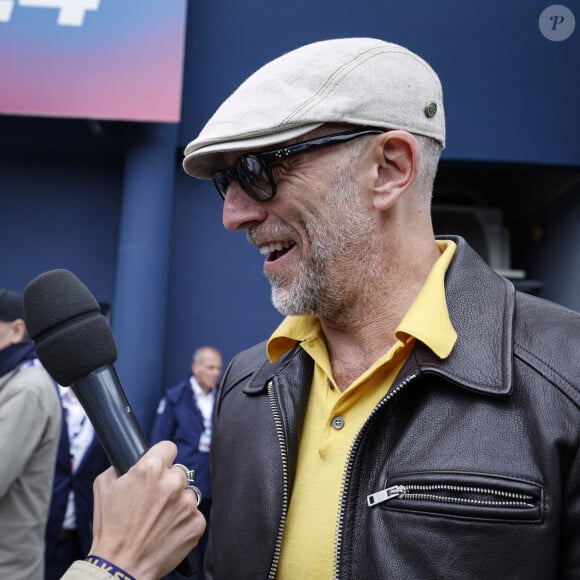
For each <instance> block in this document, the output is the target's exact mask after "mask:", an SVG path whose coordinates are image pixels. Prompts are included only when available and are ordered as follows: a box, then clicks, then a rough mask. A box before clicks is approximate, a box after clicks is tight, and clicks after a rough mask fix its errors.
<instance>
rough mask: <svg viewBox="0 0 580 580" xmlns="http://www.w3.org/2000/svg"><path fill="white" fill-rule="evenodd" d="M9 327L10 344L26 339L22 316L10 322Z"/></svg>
mask: <svg viewBox="0 0 580 580" xmlns="http://www.w3.org/2000/svg"><path fill="white" fill-rule="evenodd" d="M10 328H11V330H12V337H11V342H12V344H18V343H21V342H24V340H25V339H26V325H25V324H24V320H22V318H17V319H16V320H13V321H12V322H11V323H10Z"/></svg>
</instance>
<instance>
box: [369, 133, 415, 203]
mask: <svg viewBox="0 0 580 580" xmlns="http://www.w3.org/2000/svg"><path fill="white" fill-rule="evenodd" d="M373 154H374V161H375V162H376V167H377V172H376V175H375V183H374V187H373V206H374V207H375V208H376V209H378V210H382V211H384V210H387V209H390V208H391V207H393V205H394V204H395V203H396V202H397V200H398V199H399V198H400V197H401V196H402V195H403V194H404V193H405V192H406V191H407V190H408V189H409V186H410V185H411V184H412V183H413V181H414V179H415V176H416V174H417V168H418V165H419V156H420V148H419V142H418V141H417V139H415V137H414V136H413V135H411V133H408V132H407V131H398V130H394V131H387V132H385V133H382V134H381V135H379V137H378V138H377V139H376V140H375V148H374V150H373Z"/></svg>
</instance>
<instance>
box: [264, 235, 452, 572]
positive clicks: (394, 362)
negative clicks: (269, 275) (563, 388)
mask: <svg viewBox="0 0 580 580" xmlns="http://www.w3.org/2000/svg"><path fill="white" fill-rule="evenodd" d="M437 244H438V246H439V249H440V251H441V256H440V257H439V259H438V260H437V262H436V263H435V265H434V266H433V268H432V269H431V272H430V273H429V276H428V277H427V280H426V281H425V284H424V286H423V288H422V289H421V290H420V292H419V294H418V295H417V297H416V299H415V301H414V302H413V304H412V305H411V307H410V308H409V310H408V312H407V313H406V314H405V316H404V318H403V319H402V320H401V322H400V324H399V326H398V327H397V330H396V332H395V336H396V339H397V342H396V343H395V344H394V346H393V347H392V348H391V349H390V350H389V351H388V352H387V353H385V354H384V355H383V356H382V357H381V358H379V359H378V360H377V361H376V362H375V363H374V364H373V365H372V366H371V367H370V368H369V369H368V370H367V371H365V372H364V373H363V374H362V375H361V376H360V377H358V379H356V380H355V381H354V382H353V383H352V384H351V385H350V386H349V387H348V388H347V389H346V390H345V391H344V392H343V393H341V392H340V391H339V390H338V388H337V387H336V385H334V382H333V378H332V369H331V366H330V361H329V358H328V352H327V350H326V345H325V342H324V338H323V336H322V333H321V331H320V325H319V323H318V320H317V319H315V318H311V317H308V316H288V317H287V318H285V319H284V320H283V322H282V323H281V324H280V326H279V327H278V328H277V329H276V331H275V332H274V334H273V335H272V336H271V337H270V340H269V342H268V356H269V358H270V360H272V361H275V360H277V359H278V358H280V357H281V356H282V355H283V354H285V353H286V352H288V351H289V350H290V349H291V348H292V347H293V346H295V345H296V343H300V346H301V347H302V348H303V349H304V350H305V351H306V352H307V353H308V354H309V355H310V356H311V357H312V358H313V360H314V377H313V380H312V388H311V391H310V397H309V400H308V409H307V413H306V418H305V422H304V428H303V431H302V436H301V440H300V449H299V456H298V466H297V471H296V479H295V481H294V488H293V491H292V497H291V498H290V506H289V509H288V516H287V519H286V526H285V529H284V537H283V540H282V549H281V554H280V563H279V566H278V572H277V576H276V577H277V580H296V578H308V579H310V578H312V579H316V580H325V579H331V578H332V576H333V566H334V551H335V541H336V527H337V517H338V506H339V503H340V490H341V485H342V478H343V472H344V469H345V464H346V460H347V456H348V452H349V450H350V446H351V444H352V441H353V440H354V438H355V437H356V434H357V432H358V430H359V429H360V428H361V427H362V425H363V424H364V422H365V420H366V418H367V417H368V415H369V414H370V413H371V411H372V410H373V409H374V407H375V406H376V405H377V404H378V403H379V401H380V400H381V399H382V398H383V397H384V396H385V395H386V393H387V392H388V390H389V389H390V387H391V385H392V383H393V381H394V379H395V377H396V376H397V374H398V372H399V371H400V369H401V367H402V366H403V364H404V362H405V361H406V359H407V357H408V356H409V354H410V353H411V351H412V350H413V346H414V343H415V340H420V341H421V342H423V343H424V344H425V345H427V346H428V347H429V348H430V349H431V350H433V352H434V353H435V354H436V355H437V356H438V357H440V358H442V359H443V358H446V357H448V356H449V354H450V353H451V351H452V349H453V346H454V345H455V341H456V339H457V334H456V333H455V330H454V329H453V326H452V325H451V321H450V320H449V312H448V310H447V303H446V301H445V273H446V271H447V268H448V266H449V264H450V263H451V259H452V258H453V255H454V254H455V250H456V245H455V243H454V242H452V241H450V240H438V241H437Z"/></svg>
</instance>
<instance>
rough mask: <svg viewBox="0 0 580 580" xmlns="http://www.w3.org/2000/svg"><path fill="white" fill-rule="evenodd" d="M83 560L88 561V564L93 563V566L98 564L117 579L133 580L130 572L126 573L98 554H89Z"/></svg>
mask: <svg viewBox="0 0 580 580" xmlns="http://www.w3.org/2000/svg"><path fill="white" fill-rule="evenodd" d="M85 562H89V564H93V565H94V566H98V567H99V568H101V569H102V570H104V571H105V572H108V573H109V574H110V575H111V576H113V578H117V579H118V580H135V578H134V577H133V576H131V574H127V572H125V570H123V569H122V568H119V566H115V564H113V563H112V562H109V560H105V559H104V558H101V557H100V556H95V555H94V554H90V555H89V556H87V557H86V558H85Z"/></svg>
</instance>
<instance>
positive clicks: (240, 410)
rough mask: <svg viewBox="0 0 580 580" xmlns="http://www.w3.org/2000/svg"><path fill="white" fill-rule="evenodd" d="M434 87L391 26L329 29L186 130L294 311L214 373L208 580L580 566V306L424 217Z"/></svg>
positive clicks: (557, 571) (470, 575) (283, 307)
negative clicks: (534, 287) (575, 308)
mask: <svg viewBox="0 0 580 580" xmlns="http://www.w3.org/2000/svg"><path fill="white" fill-rule="evenodd" d="M442 99H443V97H442V90H441V84H440V82H439V78H438V77H437V75H436V74H435V72H434V71H433V70H432V69H431V67H430V66H429V65H428V64H427V63H426V62H425V61H423V60H422V59H421V58H419V57H418V56H417V55H415V54H413V53H412V52H410V51H408V50H406V49H405V48H403V47H401V46H398V45H394V44H389V43H386V42H384V41H382V40H377V39H370V38H349V39H339V40H330V41H323V42H319V43H314V44H311V45H307V46H303V47H301V48H298V49H296V50H294V51H292V52H290V53H288V54H286V55H283V56H282V57H280V58H278V59H276V60H274V61H272V62H270V63H268V64H266V65H265V66H264V67H262V68H261V69H260V70H258V71H257V72H256V73H254V74H253V75H252V76H251V77H250V78H249V79H248V80H246V81H245V82H244V83H243V84H242V85H241V86H240V87H239V88H238V89H237V90H236V91H235V92H234V93H233V94H232V95H231V96H230V97H229V98H228V99H227V100H226V101H225V102H224V103H223V104H222V106H221V107H220V108H219V109H218V110H217V112H216V113H215V114H214V116H213V117H212V118H211V119H210V121H209V122H208V123H207V124H206V126H205V127H204V128H203V129H202V131H201V133H200V134H199V136H198V137H197V138H196V139H195V140H194V141H192V142H191V143H190V144H189V145H188V146H187V148H186V151H185V160H184V167H185V169H186V171H187V172H188V173H190V174H191V175H193V176H195V177H200V178H207V179H213V181H214V184H215V186H216V187H217V189H218V192H219V194H220V195H221V196H222V198H223V200H224V207H223V222H224V225H225V226H226V228H228V229H230V230H233V231H244V232H246V234H247V238H248V240H249V242H250V243H251V244H252V245H253V246H255V247H256V248H257V249H258V251H259V252H260V253H261V254H263V255H264V256H265V258H266V259H265V262H264V273H265V275H266V276H267V278H268V279H269V281H270V283H271V287H272V300H273V303H274V305H275V306H276V308H277V309H278V310H279V311H280V312H281V313H283V314H285V315H286V318H285V319H284V321H283V322H282V323H281V325H280V326H279V327H278V329H276V330H275V331H274V333H273V334H272V336H271V337H270V339H269V340H268V341H267V343H263V344H260V345H257V346H255V347H253V348H250V349H249V350H247V351H245V352H243V353H241V354H240V355H238V356H237V357H236V358H235V359H234V360H233V362H232V363H231V364H230V366H229V367H228V369H227V370H226V373H225V376H224V379H223V381H222V384H221V386H220V388H219V393H218V399H217V401H216V411H215V414H214V429H213V442H212V457H211V464H212V482H213V510H212V518H211V523H210V537H209V548H208V553H207V557H206V570H207V572H208V574H209V575H210V576H212V577H213V578H214V579H215V580H230V579H232V578H236V580H256V579H265V578H276V579H277V580H285V579H288V578H291V579H293V580H294V579H296V578H309V579H310V578H316V579H322V578H340V579H343V578H344V579H363V578H364V579H371V578H372V579H382V578H392V579H405V580H407V579H427V578H429V579H431V578H446V579H454V578H456V579H462V580H466V579H481V578H485V579H486V580H487V579H505V578H510V579H516V578H517V579H526V580H540V579H542V580H547V579H554V578H566V579H569V580H572V579H577V578H580V357H579V356H578V353H579V352H580V315H578V314H577V313H574V312H572V311H570V310H567V309H565V308H562V307H560V306H557V305H555V304H551V303H549V302H546V301H544V300H541V299H539V298H535V297H532V296H529V295H526V294H521V293H519V292H516V291H515V290H514V287H513V285H512V284H511V283H510V282H509V281H508V280H506V279H505V278H502V277H501V276H499V275H498V274H496V273H495V272H494V271H493V270H492V269H491V268H490V267H489V266H488V265H487V264H485V263H484V262H483V260H482V259H481V258H480V257H479V256H478V255H477V254H476V253H475V252H474V251H473V250H472V249H471V248H470V247H469V246H468V245H467V244H466V242H465V241H464V240H462V239H461V238H458V237H451V236H446V237H445V238H442V239H437V238H435V237H434V234H433V226H432V222H431V213H430V206H431V195H432V190H433V182H434V179H435V174H436V169H437V163H438V160H439V157H440V153H441V150H442V148H443V146H444V144H445V122H444V115H443V100H442ZM498 133H499V134H498V139H500V138H501V132H500V130H498ZM111 521H112V519H111Z"/></svg>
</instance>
